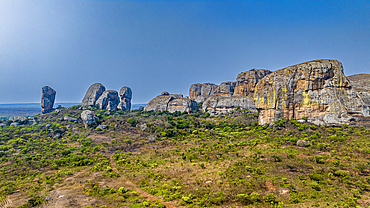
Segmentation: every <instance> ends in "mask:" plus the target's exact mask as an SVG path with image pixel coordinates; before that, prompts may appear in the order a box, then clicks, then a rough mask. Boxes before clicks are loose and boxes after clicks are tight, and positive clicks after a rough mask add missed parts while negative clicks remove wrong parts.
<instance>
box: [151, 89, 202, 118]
mask: <svg viewBox="0 0 370 208" xmlns="http://www.w3.org/2000/svg"><path fill="white" fill-rule="evenodd" d="M197 109H198V104H197V102H195V101H193V100H190V99H187V98H183V96H182V95H181V94H167V93H166V94H163V93H162V94H161V95H158V96H157V97H155V98H153V99H152V100H151V101H150V102H149V103H148V104H147V105H145V107H144V110H145V111H151V110H154V111H169V112H171V113H173V112H175V111H180V112H191V111H193V110H197Z"/></svg>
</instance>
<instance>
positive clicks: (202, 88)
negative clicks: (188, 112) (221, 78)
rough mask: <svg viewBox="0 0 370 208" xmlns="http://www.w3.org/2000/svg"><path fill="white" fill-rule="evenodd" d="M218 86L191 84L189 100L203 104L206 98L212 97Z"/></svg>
mask: <svg viewBox="0 0 370 208" xmlns="http://www.w3.org/2000/svg"><path fill="white" fill-rule="evenodd" d="M217 88H218V85H215V84H213V83H204V84H199V83H198V84H192V85H191V86H190V89H189V98H190V99H191V100H195V101H196V102H198V103H200V102H204V101H205V100H206V99H207V98H208V97H210V96H211V95H214V93H215V92H216V90H217Z"/></svg>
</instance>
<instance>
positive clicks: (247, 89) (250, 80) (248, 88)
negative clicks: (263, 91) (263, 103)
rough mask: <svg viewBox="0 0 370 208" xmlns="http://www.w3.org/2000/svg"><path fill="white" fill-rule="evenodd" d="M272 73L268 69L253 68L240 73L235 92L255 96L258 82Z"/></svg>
mask: <svg viewBox="0 0 370 208" xmlns="http://www.w3.org/2000/svg"><path fill="white" fill-rule="evenodd" d="M270 73H271V71H270V70H267V69H252V70H249V71H246V72H242V73H240V74H238V76H237V77H236V86H235V92H234V94H235V95H241V96H252V97H253V94H254V88H255V86H256V85H257V83H258V82H259V81H260V80H261V79H262V78H264V77H265V76H266V75H268V74H270Z"/></svg>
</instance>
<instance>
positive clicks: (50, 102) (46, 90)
mask: <svg viewBox="0 0 370 208" xmlns="http://www.w3.org/2000/svg"><path fill="white" fill-rule="evenodd" d="M55 95H56V91H55V90H54V89H53V88H51V87H49V86H45V87H43V88H42V94H41V113H43V114H44V113H49V112H51V111H53V106H54V101H55Z"/></svg>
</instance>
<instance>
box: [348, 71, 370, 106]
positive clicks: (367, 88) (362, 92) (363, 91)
mask: <svg viewBox="0 0 370 208" xmlns="http://www.w3.org/2000/svg"><path fill="white" fill-rule="evenodd" d="M348 79H349V80H350V81H351V85H352V87H353V89H354V90H355V91H356V92H357V94H358V95H359V96H360V97H361V98H362V100H363V101H364V102H365V104H366V105H367V106H369V107H370V74H356V75H352V76H348Z"/></svg>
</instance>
